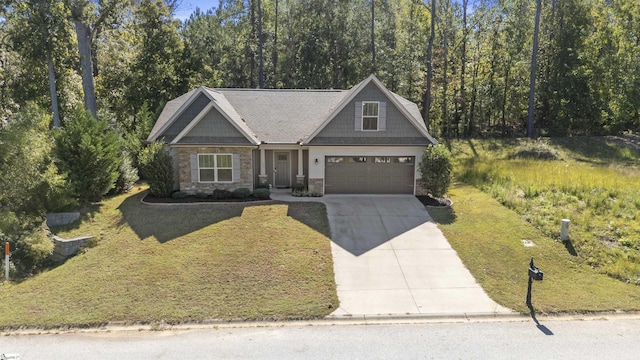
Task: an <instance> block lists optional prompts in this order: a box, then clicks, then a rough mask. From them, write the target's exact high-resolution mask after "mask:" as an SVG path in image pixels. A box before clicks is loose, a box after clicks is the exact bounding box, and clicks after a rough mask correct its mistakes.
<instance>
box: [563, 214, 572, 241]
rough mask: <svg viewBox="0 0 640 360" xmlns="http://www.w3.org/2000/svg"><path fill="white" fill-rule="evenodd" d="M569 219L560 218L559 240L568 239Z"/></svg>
mask: <svg viewBox="0 0 640 360" xmlns="http://www.w3.org/2000/svg"><path fill="white" fill-rule="evenodd" d="M570 223H571V220H569V219H562V225H561V226H560V240H562V241H567V240H569V224H570Z"/></svg>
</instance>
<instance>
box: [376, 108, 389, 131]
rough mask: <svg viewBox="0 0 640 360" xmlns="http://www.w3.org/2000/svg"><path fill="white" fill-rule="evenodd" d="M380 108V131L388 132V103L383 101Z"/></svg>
mask: <svg viewBox="0 0 640 360" xmlns="http://www.w3.org/2000/svg"><path fill="white" fill-rule="evenodd" d="M378 106H379V109H378V130H379V131H385V130H387V103H386V102H384V101H381V102H380V105H378Z"/></svg>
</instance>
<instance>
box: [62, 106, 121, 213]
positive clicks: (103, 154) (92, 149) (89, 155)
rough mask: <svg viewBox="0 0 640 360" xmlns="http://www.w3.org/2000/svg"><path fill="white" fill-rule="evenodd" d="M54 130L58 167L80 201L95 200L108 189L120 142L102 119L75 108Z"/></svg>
mask: <svg viewBox="0 0 640 360" xmlns="http://www.w3.org/2000/svg"><path fill="white" fill-rule="evenodd" d="M64 125H65V126H64V128H63V129H62V130H60V131H59V132H57V133H56V134H55V142H56V155H57V162H58V167H59V168H60V170H61V171H62V172H63V173H64V174H66V176H67V178H68V179H69V180H70V182H71V187H72V188H73V190H74V194H75V196H76V198H77V199H78V200H80V202H87V201H97V200H100V198H101V197H102V196H103V195H105V194H106V193H108V192H109V190H111V189H112V188H113V187H114V185H115V182H116V180H117V179H118V176H119V170H118V169H119V167H120V164H121V163H122V157H121V143H120V139H119V138H118V136H117V135H116V133H115V132H114V131H113V130H112V129H111V128H110V127H109V124H108V123H107V122H106V121H105V120H101V119H96V118H94V117H93V116H92V115H91V113H90V112H88V111H85V110H81V109H77V110H76V111H75V112H74V113H73V114H72V116H71V117H70V118H69V119H67V121H65V124H64Z"/></svg>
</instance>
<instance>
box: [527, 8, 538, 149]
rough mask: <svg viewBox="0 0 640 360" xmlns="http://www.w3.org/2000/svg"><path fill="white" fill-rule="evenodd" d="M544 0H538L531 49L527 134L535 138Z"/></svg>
mask: <svg viewBox="0 0 640 360" xmlns="http://www.w3.org/2000/svg"><path fill="white" fill-rule="evenodd" d="M541 3H542V0H536V21H535V28H534V30H533V47H532V50H531V77H530V79H531V80H530V81H529V120H528V122H527V136H528V137H529V138H532V139H533V111H534V100H535V99H534V97H535V90H536V61H537V59H538V32H539V31H540V8H541V7H542V4H541Z"/></svg>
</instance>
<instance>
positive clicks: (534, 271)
mask: <svg viewBox="0 0 640 360" xmlns="http://www.w3.org/2000/svg"><path fill="white" fill-rule="evenodd" d="M543 276H544V273H543V272H542V271H540V269H538V268H537V267H535V266H534V267H530V268H529V277H530V278H531V279H533V280H536V281H542V277H543Z"/></svg>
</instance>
